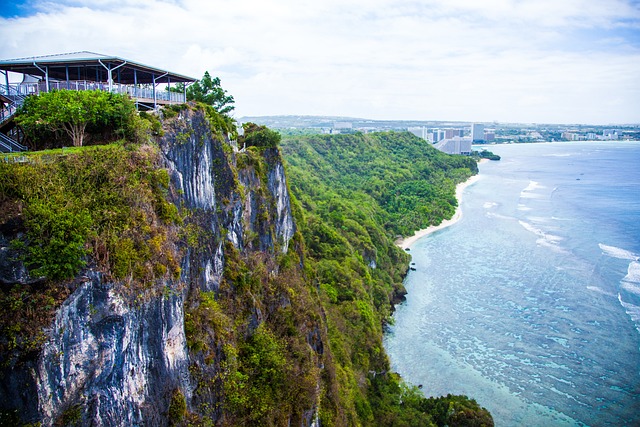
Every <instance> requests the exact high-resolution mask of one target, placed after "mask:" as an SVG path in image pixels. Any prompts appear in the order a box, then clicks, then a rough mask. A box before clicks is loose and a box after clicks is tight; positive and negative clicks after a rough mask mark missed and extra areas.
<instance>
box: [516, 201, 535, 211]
mask: <svg viewBox="0 0 640 427" xmlns="http://www.w3.org/2000/svg"><path fill="white" fill-rule="evenodd" d="M518 210H519V211H530V210H532V208H530V207H528V206H527V205H523V204H522V203H520V204H519V205H518Z"/></svg>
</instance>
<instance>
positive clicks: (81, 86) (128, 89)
mask: <svg viewBox="0 0 640 427" xmlns="http://www.w3.org/2000/svg"><path fill="white" fill-rule="evenodd" d="M60 89H68V90H77V91H81V90H101V91H105V92H108V91H109V84H108V83H106V82H90V81H84V80H73V81H50V82H49V90H60ZM111 91H112V92H114V93H121V94H126V95H129V96H130V97H132V98H134V99H143V100H147V101H148V100H154V99H155V100H156V101H157V102H161V103H167V102H168V103H172V104H173V103H175V104H182V103H184V102H186V98H185V94H184V93H180V92H169V91H167V90H158V89H156V90H155V97H154V89H153V87H152V85H124V84H118V83H113V84H112V85H111ZM41 92H47V84H46V82H44V81H39V82H37V83H20V84H10V85H9V87H8V88H7V86H6V85H0V93H2V94H3V95H5V96H7V97H8V98H10V99H13V98H14V97H22V98H24V97H25V96H28V95H36V94H38V93H41Z"/></svg>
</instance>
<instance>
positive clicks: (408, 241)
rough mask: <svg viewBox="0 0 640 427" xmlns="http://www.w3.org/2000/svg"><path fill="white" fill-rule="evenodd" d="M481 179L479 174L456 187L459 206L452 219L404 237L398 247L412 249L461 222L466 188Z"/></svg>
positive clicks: (398, 241) (397, 244) (397, 243)
mask: <svg viewBox="0 0 640 427" xmlns="http://www.w3.org/2000/svg"><path fill="white" fill-rule="evenodd" d="M479 179H480V173H479V172H478V174H476V175H473V176H472V177H471V178H469V179H468V180H466V181H464V182H461V183H460V184H458V185H456V199H457V200H458V206H457V207H456V211H455V213H454V214H453V216H452V217H451V218H450V219H445V220H443V221H442V222H441V223H440V224H438V225H430V226H429V227H427V228H423V229H422V230H418V231H416V232H415V234H414V235H413V236H409V237H404V238H402V239H399V240H396V246H399V247H401V248H402V249H407V248H410V247H411V246H412V245H413V244H414V243H415V242H417V241H418V240H419V239H421V238H423V237H425V236H428V235H429V234H432V233H435V232H436V231H440V230H442V229H443V228H447V227H449V226H450V225H453V224H455V223H456V222H458V221H460V218H462V208H461V204H462V203H461V202H462V193H463V192H464V190H465V188H467V187H468V186H470V185H471V184H475V183H476V182H477V181H478V180H479Z"/></svg>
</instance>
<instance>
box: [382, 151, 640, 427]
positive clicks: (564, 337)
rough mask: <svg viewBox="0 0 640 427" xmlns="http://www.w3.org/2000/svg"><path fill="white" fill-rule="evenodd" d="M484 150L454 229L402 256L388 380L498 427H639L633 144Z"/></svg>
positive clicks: (638, 177) (638, 155) (637, 187)
mask: <svg viewBox="0 0 640 427" xmlns="http://www.w3.org/2000/svg"><path fill="white" fill-rule="evenodd" d="M490 149H491V150H492V151H493V152H495V153H497V154H499V155H501V156H502V160H501V161H499V162H487V163H483V164H482V165H480V179H479V180H478V182H476V183H475V184H473V185H471V186H469V187H467V189H466V190H465V192H464V195H463V200H462V203H461V206H462V212H463V217H462V219H461V220H460V221H459V222H458V223H456V224H454V225H453V226H451V227H449V228H446V229H444V230H441V231H439V232H437V233H435V234H432V235H430V236H427V237H425V238H423V239H421V240H419V241H418V242H416V243H415V244H414V245H413V247H412V248H411V254H412V256H413V260H412V261H413V262H415V263H416V265H415V267H416V271H412V272H410V273H409V275H408V276H407V279H406V283H405V285H406V287H407V291H408V295H407V301H406V302H405V303H403V304H401V305H399V306H398V307H397V311H396V313H395V315H394V317H395V325H394V326H392V327H391V328H390V331H389V333H387V335H386V337H385V347H386V349H387V351H388V353H389V356H390V358H391V363H392V368H393V369H394V370H395V371H397V372H399V373H400V374H401V375H402V376H403V377H404V378H405V379H406V380H408V381H409V382H411V383H413V384H415V385H418V384H422V385H423V389H422V390H423V392H424V393H425V394H426V395H432V396H438V395H442V394H446V393H455V394H467V395H469V396H472V397H474V398H475V399H476V400H477V401H478V402H479V403H480V404H481V405H482V406H485V407H486V408H487V409H489V410H490V411H491V412H492V414H493V416H494V420H495V421H496V425H497V426H519V425H526V426H583V425H589V426H638V425H640V262H639V257H640V144H638V143H629V142H625V143H622V142H616V143H611V142H607V143H552V144H551V143H547V144H514V145H502V146H495V147H491V148H490Z"/></svg>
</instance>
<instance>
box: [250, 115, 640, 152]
mask: <svg viewBox="0 0 640 427" xmlns="http://www.w3.org/2000/svg"><path fill="white" fill-rule="evenodd" d="M239 121H240V122H254V123H257V124H260V125H266V126H269V127H271V128H273V129H277V130H279V131H281V132H282V133H284V134H287V133H290V134H296V133H298V134H300V133H316V134H340V133H355V132H362V133H367V132H378V131H391V130H393V131H409V132H411V133H413V134H414V135H416V136H418V137H420V138H423V139H424V140H425V141H429V142H430V143H432V144H434V146H435V147H436V148H438V149H440V150H441V151H445V152H448V153H450V154H467V153H468V152H470V151H471V145H472V144H508V143H526V142H553V141H640V124H632V125H618V126H611V125H609V126H597V125H559V124H536V123H496V122H485V123H469V122H455V121H454V122H445V121H409V120H366V119H355V118H345V117H331V116H262V117H242V118H240V119H239Z"/></svg>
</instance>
